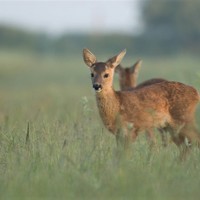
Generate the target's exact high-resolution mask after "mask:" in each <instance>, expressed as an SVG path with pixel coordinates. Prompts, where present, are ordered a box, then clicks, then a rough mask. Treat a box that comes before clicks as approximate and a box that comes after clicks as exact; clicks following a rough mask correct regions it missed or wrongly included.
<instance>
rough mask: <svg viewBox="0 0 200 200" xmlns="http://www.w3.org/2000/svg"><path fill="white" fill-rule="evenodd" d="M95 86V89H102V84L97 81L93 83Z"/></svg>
mask: <svg viewBox="0 0 200 200" xmlns="http://www.w3.org/2000/svg"><path fill="white" fill-rule="evenodd" d="M93 88H94V89H95V90H99V89H102V87H101V85H100V84H98V83H95V84H94V85H93Z"/></svg>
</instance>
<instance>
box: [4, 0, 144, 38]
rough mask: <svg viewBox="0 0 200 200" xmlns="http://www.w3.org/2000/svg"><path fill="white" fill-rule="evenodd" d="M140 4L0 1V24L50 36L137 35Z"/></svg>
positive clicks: (113, 0) (110, 0)
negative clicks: (88, 34) (112, 33)
mask: <svg viewBox="0 0 200 200" xmlns="http://www.w3.org/2000/svg"><path fill="white" fill-rule="evenodd" d="M138 2H139V0H65V1H64V0H62V1H61V0H57V1H56V0H54V1H53V0H51V1H49V0H21V1H20V0H0V24H6V25H15V26H19V27H22V28H26V29H29V30H33V31H41V32H47V33H49V34H54V35H56V34H62V33H64V32H65V33H66V32H67V33H74V32H78V33H98V32H100V33H109V32H116V33H124V34H129V33H131V34H132V33H137V32H138V30H139V28H140V26H139V24H140V22H139V19H140V12H139V6H138V5H139V3H138Z"/></svg>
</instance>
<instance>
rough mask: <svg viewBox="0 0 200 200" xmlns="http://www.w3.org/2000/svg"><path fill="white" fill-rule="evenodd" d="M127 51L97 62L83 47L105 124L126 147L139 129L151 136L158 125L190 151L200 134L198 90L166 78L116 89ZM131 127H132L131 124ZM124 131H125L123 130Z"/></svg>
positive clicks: (198, 140) (118, 142) (118, 141)
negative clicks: (117, 70)
mask: <svg viewBox="0 0 200 200" xmlns="http://www.w3.org/2000/svg"><path fill="white" fill-rule="evenodd" d="M125 54H126V51H125V50H124V51H122V52H120V53H119V54H118V55H116V56H114V57H112V58H110V59H108V60H107V61H106V62H97V59H96V57H95V55H93V54H92V53H91V52H90V51H89V50H88V49H83V59H84V62H85V64H86V65H87V66H88V67H89V69H90V71H91V79H92V85H93V88H94V90H95V91H96V101H97V106H98V109H99V114H100V116H101V118H102V121H103V123H104V125H105V127H106V128H107V129H108V130H109V131H110V132H112V133H113V134H114V135H115V136H116V140H117V144H122V145H123V146H124V147H125V148H126V147H127V146H128V144H129V141H135V139H136V137H137V136H138V134H139V133H140V132H143V131H145V132H148V133H149V135H150V134H151V133H152V132H153V130H154V129H155V128H157V129H161V130H167V131H169V132H170V135H171V137H172V140H173V142H174V143H175V144H176V145H177V146H179V147H181V146H182V147H184V148H180V149H184V151H183V152H184V154H185V152H187V151H188V149H189V148H188V147H189V144H191V143H192V142H197V143H198V144H200V137H199V134H198V132H197V130H196V127H195V116H194V115H195V110H196V107H197V105H198V103H199V100H200V97H199V94H198V92H197V90H196V89H195V88H193V87H191V86H188V85H185V84H183V83H179V82H172V81H163V82H160V83H157V84H152V85H149V86H146V87H142V88H140V89H138V90H132V91H115V90H114V89H113V86H112V85H113V76H114V71H115V68H116V67H117V66H118V65H119V64H120V62H121V61H122V59H123V57H124V55H125ZM130 124H131V125H132V126H129V125H130ZM121 130H123V131H121Z"/></svg>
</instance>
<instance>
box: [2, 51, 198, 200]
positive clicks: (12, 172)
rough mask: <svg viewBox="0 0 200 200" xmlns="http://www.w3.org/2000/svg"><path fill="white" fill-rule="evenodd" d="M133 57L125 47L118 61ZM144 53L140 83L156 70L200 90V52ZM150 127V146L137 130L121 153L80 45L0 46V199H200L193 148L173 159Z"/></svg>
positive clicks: (173, 149) (171, 150) (172, 148)
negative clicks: (44, 50) (73, 49)
mask: <svg viewBox="0 0 200 200" xmlns="http://www.w3.org/2000/svg"><path fill="white" fill-rule="evenodd" d="M116 53H118V52H113V55H114V54H116ZM113 55H98V58H99V60H106V59H107V58H109V57H111V56H113ZM140 57H141V58H142V56H141V55H140ZM137 58H138V57H137V56H136V55H130V54H127V56H126V57H125V59H124V61H123V64H124V65H125V66H130V65H131V64H133V63H134V62H135V61H136V60H137ZM142 59H143V65H142V68H141V70H140V74H139V80H138V82H142V81H143V80H147V79H149V78H152V77H162V78H166V79H169V80H177V81H181V82H183V83H186V84H190V85H193V86H195V87H196V88H197V89H198V90H200V58H199V57H193V56H189V55H179V56H174V57H159V58H156V57H145V58H142ZM114 85H115V88H116V89H118V88H119V86H118V81H117V76H116V77H115V83H114ZM199 123H200V110H199V109H198V111H197V124H198V125H199ZM199 128H200V127H199ZM155 134H156V137H157V141H158V144H157V149H156V150H154V151H152V152H150V151H149V148H148V144H147V141H146V138H145V135H144V134H141V135H140V136H139V138H138V139H137V141H136V142H135V143H134V144H132V146H131V151H130V155H129V157H128V158H126V157H125V158H119V156H118V154H117V149H116V141H115V138H114V136H113V135H112V134H110V133H109V132H108V131H107V130H106V129H105V128H104V126H103V124H102V122H101V119H100V118H99V115H98V110H97V108H96V102H95V96H94V91H93V90H92V86H91V81H90V73H89V70H88V69H87V67H86V66H85V64H84V62H83V61H82V52H81V50H80V54H77V55H74V56H68V55H66V56H60V57H59V56H50V55H45V56H41V55H36V54H31V53H28V52H15V51H13V52H12V51H5V50H1V51H0V199H2V200H11V199H20V200H23V199H25V200H29V199H30V200H31V199H33V200H35V199H70V200H71V199H109V200H110V199H117V200H118V199H119V200H126V199H134V200H137V199H149V200H151V199H152V200H173V199H174V200H175V199H176V200H184V199H187V200H190V199H192V200H194V199H199V196H200V190H199V186H200V152H199V150H198V149H197V148H193V149H192V151H191V154H190V156H189V157H188V159H187V160H186V161H184V162H179V161H178V156H179V150H178V148H177V147H176V146H175V145H174V144H173V143H171V142H170V140H169V145H168V147H167V148H164V147H162V145H161V137H160V135H159V133H155Z"/></svg>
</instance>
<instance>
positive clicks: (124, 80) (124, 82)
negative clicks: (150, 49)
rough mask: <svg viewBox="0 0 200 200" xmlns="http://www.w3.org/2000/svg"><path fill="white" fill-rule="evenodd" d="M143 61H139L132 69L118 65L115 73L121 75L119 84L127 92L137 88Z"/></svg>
mask: <svg viewBox="0 0 200 200" xmlns="http://www.w3.org/2000/svg"><path fill="white" fill-rule="evenodd" d="M141 64H142V60H138V61H137V62H136V63H135V64H134V65H133V66H132V67H127V68H123V67H122V66H121V65H118V66H117V67H116V69H115V72H116V73H118V75H119V84H120V88H121V89H122V90H127V89H130V88H134V87H136V84H137V78H138V73H139V69H140V67H141Z"/></svg>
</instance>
